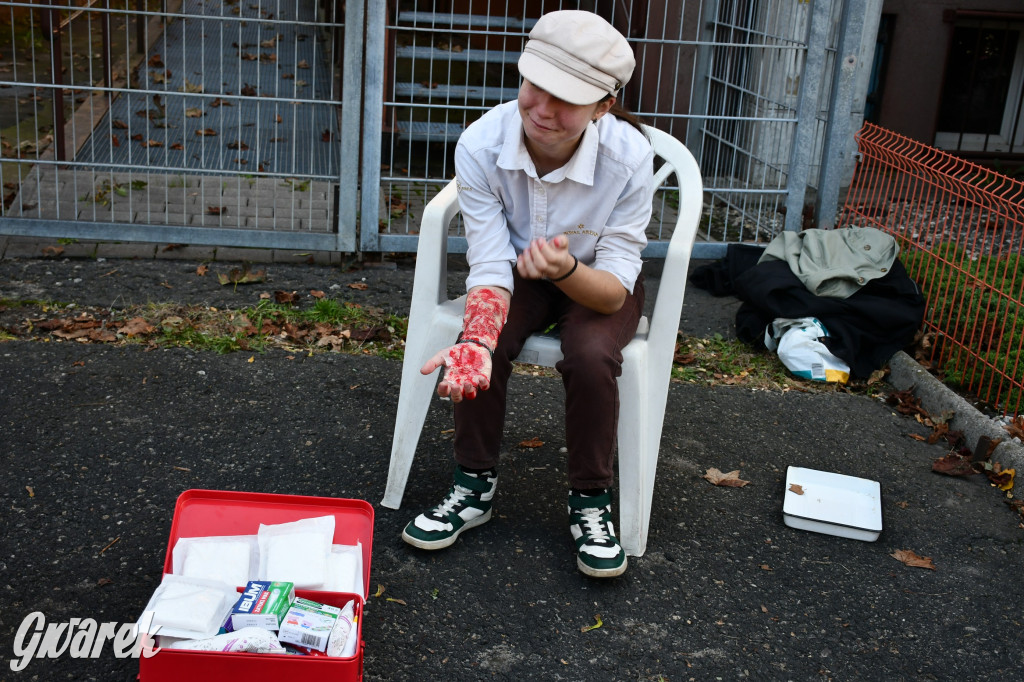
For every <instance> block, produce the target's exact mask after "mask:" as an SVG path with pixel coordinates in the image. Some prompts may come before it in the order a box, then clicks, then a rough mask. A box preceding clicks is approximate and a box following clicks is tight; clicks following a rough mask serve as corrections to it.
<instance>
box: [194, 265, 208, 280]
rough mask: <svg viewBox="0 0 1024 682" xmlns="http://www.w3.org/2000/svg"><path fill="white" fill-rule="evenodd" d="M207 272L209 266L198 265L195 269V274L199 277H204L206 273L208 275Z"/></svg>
mask: <svg viewBox="0 0 1024 682" xmlns="http://www.w3.org/2000/svg"><path fill="white" fill-rule="evenodd" d="M209 271H210V266H209V265H206V264H203V265H200V266H199V267H197V268H196V274H197V275H199V276H200V277H205V276H206V273H208V272H209Z"/></svg>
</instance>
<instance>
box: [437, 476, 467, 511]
mask: <svg viewBox="0 0 1024 682" xmlns="http://www.w3.org/2000/svg"><path fill="white" fill-rule="evenodd" d="M472 494H473V491H472V490H470V489H469V488H465V487H463V486H461V485H459V484H457V483H456V484H455V485H453V486H452V489H451V490H449V491H448V497H446V498H445V499H444V501H443V502H442V503H441V504H439V505H437V506H436V507H434V510H433V512H431V513H432V514H434V515H435V516H438V517H440V518H444V517H446V516H448V514H449V513H451V512H452V511H453V510H454V509H455V507H457V506H458V505H460V504H462V502H463V500H465V499H466V498H467V497H469V496H470V495H472Z"/></svg>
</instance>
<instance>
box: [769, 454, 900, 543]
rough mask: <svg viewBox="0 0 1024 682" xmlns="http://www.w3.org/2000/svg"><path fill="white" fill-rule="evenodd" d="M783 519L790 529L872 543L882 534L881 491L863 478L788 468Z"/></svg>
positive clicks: (875, 484)
mask: <svg viewBox="0 0 1024 682" xmlns="http://www.w3.org/2000/svg"><path fill="white" fill-rule="evenodd" d="M798 491H799V492H798ZM782 518H783V520H784V521H785V523H786V525H787V526H789V527H790V528H799V529H801V530H809V531H813V532H815V533H826V534H828V535H838V536H840V537H844V538H852V539H854V540H864V541H865V542H874V541H875V540H877V539H878V536H879V534H881V532H882V489H881V486H880V485H879V484H878V481H871V480H868V479H866V478H857V477H855V476H844V475H843V474H834V473H829V472H826V471H817V470H815V469H804V468H802V467H789V468H788V469H787V470H786V490H785V498H784V501H783V503H782Z"/></svg>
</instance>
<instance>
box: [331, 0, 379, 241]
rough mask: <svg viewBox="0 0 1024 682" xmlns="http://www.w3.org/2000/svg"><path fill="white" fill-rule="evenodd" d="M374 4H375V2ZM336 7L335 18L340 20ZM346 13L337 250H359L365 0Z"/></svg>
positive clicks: (349, 5) (350, 4)
mask: <svg viewBox="0 0 1024 682" xmlns="http://www.w3.org/2000/svg"><path fill="white" fill-rule="evenodd" d="M370 4H371V5H373V4H375V3H373V2H371V3H370ZM337 11H338V10H337V9H335V17H334V20H335V21H337ZM344 12H345V53H344V57H343V58H342V59H343V64H342V76H341V77H342V90H341V101H342V105H341V156H340V160H341V176H340V178H339V183H338V214H337V221H338V225H337V228H336V232H337V235H338V240H337V244H338V245H337V249H338V251H345V252H352V251H355V250H356V216H357V215H358V211H357V207H356V204H357V203H358V201H359V143H360V140H361V139H362V138H363V134H362V130H361V128H360V121H359V116H360V111H361V109H362V101H363V100H362V89H363V72H362V52H363V29H364V24H365V17H366V3H365V0H348V2H347V3H345V6H344Z"/></svg>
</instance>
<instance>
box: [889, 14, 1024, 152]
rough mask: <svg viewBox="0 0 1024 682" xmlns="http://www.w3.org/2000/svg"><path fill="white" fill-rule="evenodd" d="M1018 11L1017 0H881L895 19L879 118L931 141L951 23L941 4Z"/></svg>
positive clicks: (896, 129) (907, 134)
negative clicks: (947, 20) (947, 19)
mask: <svg viewBox="0 0 1024 682" xmlns="http://www.w3.org/2000/svg"><path fill="white" fill-rule="evenodd" d="M953 9H960V10H976V11H982V10H984V11H993V12H1018V13H1019V12H1022V11H1024V2H1022V0H885V1H884V3H883V5H882V12H883V13H886V14H893V15H895V17H896V22H895V25H894V27H893V37H892V44H891V52H890V56H889V65H888V69H887V73H886V75H885V83H886V85H885V91H884V93H883V94H882V100H881V108H880V111H879V120H878V123H879V125H881V126H882V127H883V128H888V129H889V130H892V131H894V132H897V133H900V134H901V135H906V136H907V137H910V138H913V139H915V140H918V141H920V142H923V143H925V144H932V143H933V142H934V141H935V120H936V116H937V115H938V108H939V98H940V97H941V96H942V77H943V74H944V73H945V69H946V52H947V50H948V48H949V38H950V35H951V31H952V24H949V23H946V22H944V21H943V19H942V14H943V12H944V11H945V10H953Z"/></svg>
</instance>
